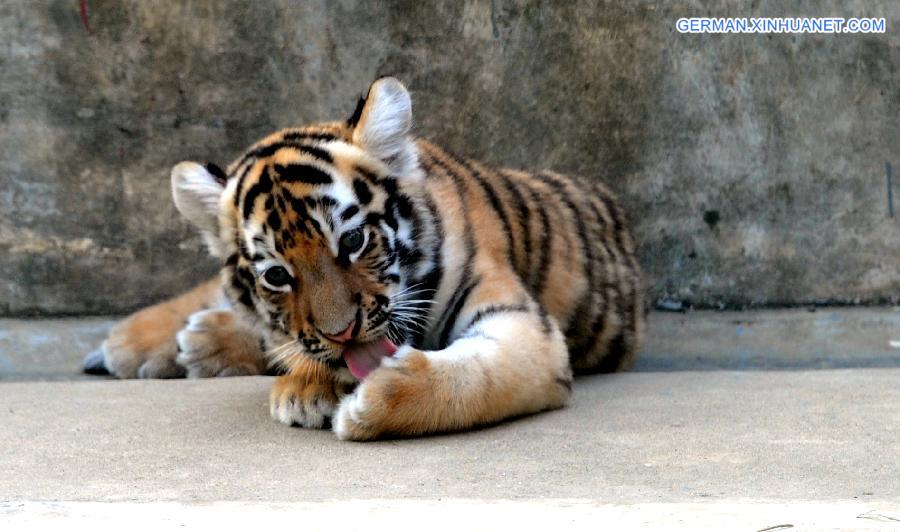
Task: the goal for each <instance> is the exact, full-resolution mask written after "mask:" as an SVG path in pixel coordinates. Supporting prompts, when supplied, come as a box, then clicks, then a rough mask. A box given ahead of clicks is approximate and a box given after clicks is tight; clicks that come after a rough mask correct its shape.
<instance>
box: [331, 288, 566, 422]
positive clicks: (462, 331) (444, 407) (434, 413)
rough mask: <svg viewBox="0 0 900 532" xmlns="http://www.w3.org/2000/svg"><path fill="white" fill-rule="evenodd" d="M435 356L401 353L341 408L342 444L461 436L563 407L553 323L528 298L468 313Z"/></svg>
mask: <svg viewBox="0 0 900 532" xmlns="http://www.w3.org/2000/svg"><path fill="white" fill-rule="evenodd" d="M458 323H461V324H462V325H461V326H460V327H454V328H455V329H456V328H458V329H459V333H458V334H457V339H456V340H455V341H453V342H452V343H451V344H450V345H449V346H448V347H447V348H446V349H443V350H440V351H421V350H417V349H413V348H411V347H409V346H404V347H402V348H401V349H400V350H399V351H398V352H397V353H396V354H395V355H394V357H393V358H386V359H384V361H383V362H382V365H381V367H380V368H378V369H376V370H375V371H373V372H372V373H371V374H370V375H369V376H368V377H367V378H366V379H365V380H364V381H363V382H362V383H361V384H360V386H359V387H358V388H357V390H356V392H355V393H353V394H352V395H349V396H347V397H346V398H344V400H343V401H341V404H340V408H339V409H338V413H337V415H336V417H335V422H334V431H335V433H336V434H337V436H338V437H339V438H341V439H346V440H369V439H374V438H378V437H380V436H390V435H397V436H413V435H419V434H427V433H433V432H445V431H452V430H461V429H466V428H470V427H473V426H477V425H483V424H487V423H492V422H496V421H500V420H502V419H505V418H508V417H512V416H516V415H522V414H529V413H533V412H538V411H541V410H547V409H551V408H559V407H561V406H563V405H564V404H565V403H566V401H567V400H568V398H569V395H570V393H571V383H572V372H571V369H570V367H569V359H568V353H567V350H566V344H565V340H564V337H563V334H562V333H561V332H560V330H559V327H558V326H557V324H556V322H555V321H554V320H553V319H552V318H550V317H549V316H547V315H546V314H544V313H542V312H541V311H540V310H539V308H538V306H537V305H536V304H535V303H534V302H533V301H531V300H530V299H529V298H528V297H527V296H524V295H523V296H522V298H521V299H520V300H519V302H518V303H506V304H496V303H495V304H486V305H484V304H483V305H480V306H473V307H472V308H469V309H467V310H465V311H464V312H462V313H461V314H460V315H459V320H458Z"/></svg>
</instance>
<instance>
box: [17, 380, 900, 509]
mask: <svg viewBox="0 0 900 532" xmlns="http://www.w3.org/2000/svg"><path fill="white" fill-rule="evenodd" d="M270 384H271V378H267V377H250V378H231V379H209V380H194V381H185V380H181V381H101V382H55V383H42V382H38V383H0V449H3V450H4V452H2V453H0V471H3V474H2V475H0V500H6V501H35V500H50V501H59V500H62V501H100V502H102V501H120V502H147V501H157V502H161V501H183V502H192V503H200V502H213V501H251V502H252V501H257V502H268V503H278V502H317V501H328V500H348V499H396V498H407V497H416V498H422V499H426V500H435V499H445V498H464V499H479V500H485V499H487V500H490V499H526V500H527V499H539V498H547V499H581V500H587V501H591V502H594V503H604V504H639V503H716V502H729V501H731V502H734V501H745V502H755V503H765V502H768V503H783V502H786V501H820V502H824V501H846V502H863V503H871V504H872V505H873V506H872V509H873V510H874V509H877V507H878V505H879V504H880V503H883V502H886V501H893V502H894V503H895V505H896V503H900V483H898V482H897V479H898V478H900V461H898V460H897V456H900V432H898V431H897V427H900V409H898V408H897V405H898V404H900V369H855V370H824V371H813V372H724V371H723V372H674V373H672V372H670V373H630V374H621V375H612V376H598V377H590V378H583V379H578V380H577V381H576V384H575V395H574V402H573V404H572V405H571V406H570V407H569V408H565V409H562V410H559V411H555V412H549V413H544V414H541V415H537V416H531V417H526V418H523V419H519V420H516V421H512V422H508V423H503V424H500V425H497V426H494V427H490V428H486V429H483V430H479V431H474V432H466V433H460V434H452V435H445V436H436V437H431V438H424V439H415V440H401V441H386V442H376V443H370V444H358V443H344V442H339V441H337V440H336V439H335V438H334V436H333V435H332V434H331V433H330V432H326V431H308V430H301V429H292V428H289V427H286V426H283V425H280V424H278V423H276V422H274V421H272V420H271V419H269V414H268V408H267V399H268V388H269V385H270ZM769 524H770V525H774V524H777V523H769Z"/></svg>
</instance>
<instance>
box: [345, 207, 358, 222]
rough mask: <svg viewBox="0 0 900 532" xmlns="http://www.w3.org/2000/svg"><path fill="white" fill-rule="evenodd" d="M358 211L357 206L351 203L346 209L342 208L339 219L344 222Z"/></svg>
mask: <svg viewBox="0 0 900 532" xmlns="http://www.w3.org/2000/svg"><path fill="white" fill-rule="evenodd" d="M358 212H359V207H357V206H356V205H351V206H349V207H347V208H346V209H344V212H342V213H341V220H342V221H345V222H346V221H347V220H349V219H350V218H353V217H354V216H356V213H358Z"/></svg>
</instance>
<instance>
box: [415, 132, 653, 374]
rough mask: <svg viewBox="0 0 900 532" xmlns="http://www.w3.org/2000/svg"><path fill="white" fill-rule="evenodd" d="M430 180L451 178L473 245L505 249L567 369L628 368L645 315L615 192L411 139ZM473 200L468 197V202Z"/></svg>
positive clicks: (496, 251)
mask: <svg viewBox="0 0 900 532" xmlns="http://www.w3.org/2000/svg"><path fill="white" fill-rule="evenodd" d="M419 146H420V154H421V164H422V167H423V169H424V170H425V172H426V174H428V175H429V178H430V179H432V180H433V179H435V178H437V179H438V180H440V179H441V178H442V177H443V178H444V180H454V181H455V182H456V184H455V189H454V188H453V187H444V188H443V189H442V192H441V194H446V193H447V190H456V191H457V192H460V191H462V192H460V194H461V197H462V196H463V195H464V196H465V197H464V199H461V200H460V204H464V205H466V208H465V210H466V211H468V212H466V213H464V214H465V216H463V218H464V219H465V220H464V221H465V223H467V224H468V226H471V228H472V229H473V230H472V232H473V233H475V234H476V235H478V236H480V239H479V238H474V239H473V240H474V242H475V245H476V246H477V247H478V248H479V249H478V252H479V253H493V254H500V255H503V254H505V255H506V256H505V258H504V257H500V260H501V261H503V260H505V261H508V262H509V264H510V266H511V267H512V269H513V270H514V271H515V273H516V274H517V275H518V277H519V279H520V280H521V282H522V284H523V285H524V286H525V287H526V288H527V290H528V292H529V293H530V294H531V295H532V297H533V298H534V299H536V300H537V301H539V302H540V303H541V305H542V307H543V309H544V310H546V312H547V313H548V314H549V315H550V316H553V317H554V318H555V319H556V320H557V322H558V324H559V326H560V328H561V329H562V331H563V332H564V333H565V336H566V342H567V344H568V348H569V357H570V360H571V364H572V368H573V369H574V370H575V372H576V373H595V372H612V371H617V370H623V369H628V368H629V367H630V365H631V363H632V361H633V359H634V356H635V355H636V353H637V350H638V348H639V343H640V340H641V337H642V335H643V331H644V328H645V322H646V308H645V302H644V290H643V275H642V272H641V269H640V266H639V264H638V262H637V259H636V257H635V244H634V239H633V238H632V236H631V233H630V230H629V228H628V221H627V218H626V215H625V212H624V210H623V208H622V206H621V205H620V203H619V201H618V199H617V198H616V197H615V195H614V194H612V192H610V190H609V189H608V188H606V187H605V186H604V185H602V184H601V183H599V182H597V181H595V180H590V179H587V178H573V177H569V176H565V175H561V174H557V173H554V172H540V173H527V172H522V171H517V170H508V169H500V170H496V169H492V168H489V167H487V166H485V165H483V164H480V163H478V162H475V161H472V160H468V159H463V158H460V157H457V156H455V155H451V154H449V153H448V152H446V151H444V150H442V149H440V148H437V147H436V146H434V145H432V144H430V143H427V142H424V141H420V142H419ZM473 198H474V199H475V202H473V201H472V200H473Z"/></svg>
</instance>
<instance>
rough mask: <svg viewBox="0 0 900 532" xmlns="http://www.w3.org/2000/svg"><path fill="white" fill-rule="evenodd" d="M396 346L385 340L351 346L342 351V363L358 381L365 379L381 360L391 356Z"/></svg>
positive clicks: (395, 350)
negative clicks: (344, 363)
mask: <svg viewBox="0 0 900 532" xmlns="http://www.w3.org/2000/svg"><path fill="white" fill-rule="evenodd" d="M396 352H397V346H396V345H394V343H393V342H391V341H390V340H388V339H387V338H382V339H381V340H377V341H375V342H369V343H365V344H357V345H351V346H350V347H348V348H347V349H344V353H343V356H344V361H345V362H346V363H347V367H348V368H350V373H352V374H353V376H354V377H356V378H357V379H359V380H363V379H365V378H366V375H368V374H369V373H371V372H372V371H373V370H374V369H375V368H377V367H378V366H380V365H381V359H383V358H384V357H389V356H393V354H394V353H396Z"/></svg>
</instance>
